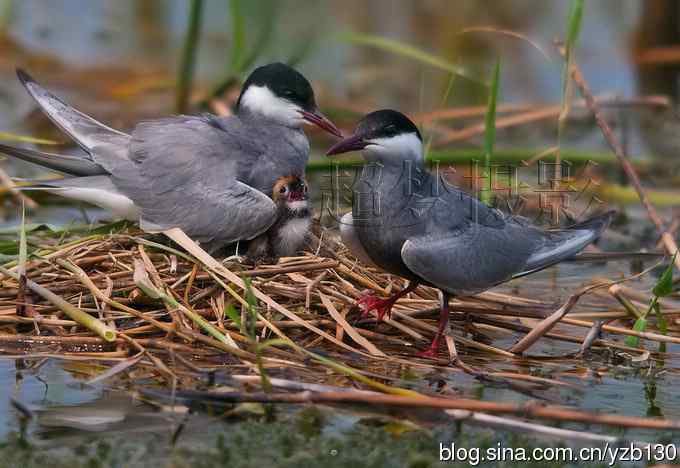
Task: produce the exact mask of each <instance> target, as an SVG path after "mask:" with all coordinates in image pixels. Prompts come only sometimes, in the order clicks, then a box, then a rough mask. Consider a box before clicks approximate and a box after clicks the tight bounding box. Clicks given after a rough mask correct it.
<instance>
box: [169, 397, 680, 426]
mask: <svg viewBox="0 0 680 468" xmlns="http://www.w3.org/2000/svg"><path fill="white" fill-rule="evenodd" d="M182 394H184V395H186V396H187V397H194V398H197V399H203V400H205V401H213V402H224V403H246V402H259V403H295V404H301V403H363V404H370V405H386V406H399V407H412V408H439V409H457V410H468V411H479V412H485V413H500V414H516V415H520V416H522V417H533V418H540V419H552V420H559V421H570V422H579V423H585V424H602V425H607V426H616V427H628V428H633V427H635V428H645V429H672V430H680V421H677V420H671V419H659V418H641V417H634V416H620V415H613V414H612V415H610V414H599V413H594V412H588V411H581V410H575V409H571V408H567V407H563V406H555V405H540V404H536V403H534V402H531V403H529V404H524V405H522V404H516V403H505V402H491V401H480V400H471V399H466V398H435V397H428V396H417V397H413V396H401V395H384V394H368V393H365V392H310V391H304V392H298V393H211V392H191V391H189V392H182Z"/></svg>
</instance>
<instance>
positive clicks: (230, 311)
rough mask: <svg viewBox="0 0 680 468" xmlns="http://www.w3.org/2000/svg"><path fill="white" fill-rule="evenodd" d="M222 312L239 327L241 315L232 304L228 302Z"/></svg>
mask: <svg viewBox="0 0 680 468" xmlns="http://www.w3.org/2000/svg"><path fill="white" fill-rule="evenodd" d="M224 313H225V314H227V317H229V318H230V319H231V320H232V322H234V323H235V324H236V326H237V327H239V329H240V328H241V316H240V315H239V313H238V312H237V311H236V307H234V304H229V305H228V306H227V307H226V308H225V309H224Z"/></svg>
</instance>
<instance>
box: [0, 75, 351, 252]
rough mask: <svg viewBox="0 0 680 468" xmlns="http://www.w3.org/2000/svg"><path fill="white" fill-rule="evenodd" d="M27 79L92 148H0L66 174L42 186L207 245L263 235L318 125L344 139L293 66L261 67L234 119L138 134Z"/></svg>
mask: <svg viewBox="0 0 680 468" xmlns="http://www.w3.org/2000/svg"><path fill="white" fill-rule="evenodd" d="M17 75H18V77H19V80H20V81H21V83H22V84H23V85H24V87H25V88H26V90H27V91H28V93H29V94H30V95H31V96H32V97H33V99H35V101H36V102H37V103H38V105H39V106H40V108H41V109H42V110H43V112H45V114H46V115H47V116H48V117H49V118H50V119H51V120H52V121H53V122H54V123H55V124H56V125H57V126H58V127H59V128H60V129H61V130H63V131H64V132H65V133H66V134H68V135H69V136H70V137H71V138H72V139H73V140H74V141H75V142H76V143H77V144H78V146H80V147H81V148H82V149H83V150H84V151H85V154H84V155H80V156H71V155H58V154H50V153H43V152H40V151H36V150H31V149H25V148H15V147H11V146H6V145H0V153H5V154H7V155H10V156H14V157H17V158H19V159H23V160H25V161H29V162H32V163H36V164H39V165H41V166H44V167H47V168H50V169H52V170H55V171H58V172H61V173H62V174H64V175H66V178H64V179H59V180H51V181H42V182H40V184H39V186H38V187H36V188H42V189H44V190H47V191H50V192H53V193H56V194H59V195H61V196H64V197H69V198H73V199H77V200H82V201H86V202H89V203H92V204H95V205H98V206H100V207H103V208H105V209H108V210H110V211H111V212H113V213H114V215H116V216H120V217H122V218H125V219H130V220H133V221H138V222H139V224H140V227H141V228H142V229H144V230H145V231H149V232H159V231H166V230H169V229H172V228H180V229H182V230H183V231H184V232H185V233H186V234H188V235H189V236H190V237H192V238H193V239H194V240H197V241H199V242H200V243H201V244H203V246H204V247H206V248H207V249H208V250H211V251H214V250H215V249H217V248H219V247H221V246H223V245H225V244H229V243H232V242H235V241H239V240H248V239H253V238H255V237H257V236H258V235H260V234H262V233H263V232H265V231H266V230H267V229H268V228H269V227H270V226H271V225H272V224H273V223H274V222H275V221H276V217H277V207H276V204H275V203H274V202H273V201H272V199H271V198H270V197H268V196H267V195H266V194H267V193H270V191H271V189H272V187H273V186H274V184H275V183H276V181H277V180H278V179H279V178H280V177H283V176H289V175H293V176H297V177H302V176H304V172H305V166H306V164H307V161H308V158H309V150H310V148H309V141H308V140H307V137H306V135H305V133H304V132H303V130H302V127H303V125H304V124H313V125H316V126H318V127H320V128H322V129H323V130H325V131H327V132H329V133H331V134H333V135H335V136H337V137H341V136H342V134H341V133H340V131H339V130H338V129H337V127H336V126H335V125H334V124H333V123H332V122H331V121H330V120H328V119H327V118H326V117H325V116H324V115H323V114H322V113H321V112H319V110H318V108H317V106H316V102H315V99H314V91H313V90H312V87H311V85H310V84H309V82H308V81H307V79H305V77H304V76H302V74H300V73H299V72H297V71H296V70H294V69H293V68H291V67H289V66H287V65H284V64H281V63H272V64H269V65H265V66H262V67H259V68H257V69H255V70H254V71H253V72H252V73H251V75H250V76H249V77H248V79H247V80H246V82H245V83H244V85H243V89H242V90H241V94H240V96H239V98H238V102H237V106H236V113H235V115H233V116H229V117H218V116H215V115H209V114H204V115H200V116H187V115H179V116H174V117H168V118H162V119H157V120H149V121H144V122H141V123H139V124H138V125H137V126H136V127H135V128H134V129H133V130H132V132H131V133H130V134H126V133H123V132H120V131H118V130H114V129H112V128H110V127H108V126H106V125H104V124H102V123H101V122H98V121H97V120H95V119H93V118H91V117H89V116H87V115H85V114H84V113H82V112H80V111H78V110H77V109H74V108H73V107H71V106H69V105H68V104H66V103H65V102H63V101H62V100H60V99H59V98H57V97H56V96H54V95H52V94H51V93H50V92H49V91H47V90H46V89H45V88H43V87H42V86H40V85H39V84H38V83H37V82H36V81H35V80H33V79H32V78H31V77H30V76H29V75H28V74H27V73H26V72H24V71H22V70H17Z"/></svg>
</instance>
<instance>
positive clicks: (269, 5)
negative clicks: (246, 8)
mask: <svg viewBox="0 0 680 468" xmlns="http://www.w3.org/2000/svg"><path fill="white" fill-rule="evenodd" d="M277 5H278V4H277V2H266V8H265V10H264V11H261V12H258V23H259V24H260V29H259V31H258V34H257V37H256V38H255V41H254V42H253V46H252V47H251V48H250V51H249V52H248V55H246V56H244V58H243V61H242V63H241V70H242V71H245V70H247V69H249V68H250V67H251V66H252V65H253V64H254V63H255V62H256V61H257V59H258V58H259V57H260V56H261V55H262V54H263V53H264V50H265V49H266V48H267V46H268V45H269V43H270V42H271V39H272V37H273V34H274V30H275V21H274V20H275V19H276V6H277Z"/></svg>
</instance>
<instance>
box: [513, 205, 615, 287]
mask: <svg viewBox="0 0 680 468" xmlns="http://www.w3.org/2000/svg"><path fill="white" fill-rule="evenodd" d="M615 214H616V212H615V211H607V212H606V213H603V214H600V215H598V216H594V217H592V218H590V219H588V220H586V221H583V222H581V223H578V224H575V225H573V226H570V227H568V228H567V229H558V230H551V231H543V230H539V229H534V236H533V237H534V249H533V252H532V253H531V256H530V257H529V258H528V259H527V264H526V266H525V267H524V270H523V271H522V272H519V273H517V274H515V275H514V278H518V277H520V276H525V275H528V274H531V273H535V272H537V271H539V270H543V269H545V268H548V267H549V266H552V265H555V264H556V263H559V262H561V261H563V260H566V259H568V258H571V257H573V256H574V255H576V254H577V253H579V252H580V251H581V250H583V249H584V248H585V247H586V246H587V245H588V244H590V243H591V242H593V241H594V240H595V239H597V238H598V237H599V236H600V234H602V233H603V232H604V230H605V229H607V227H608V226H609V223H611V220H612V218H613V217H614V215H615Z"/></svg>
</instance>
